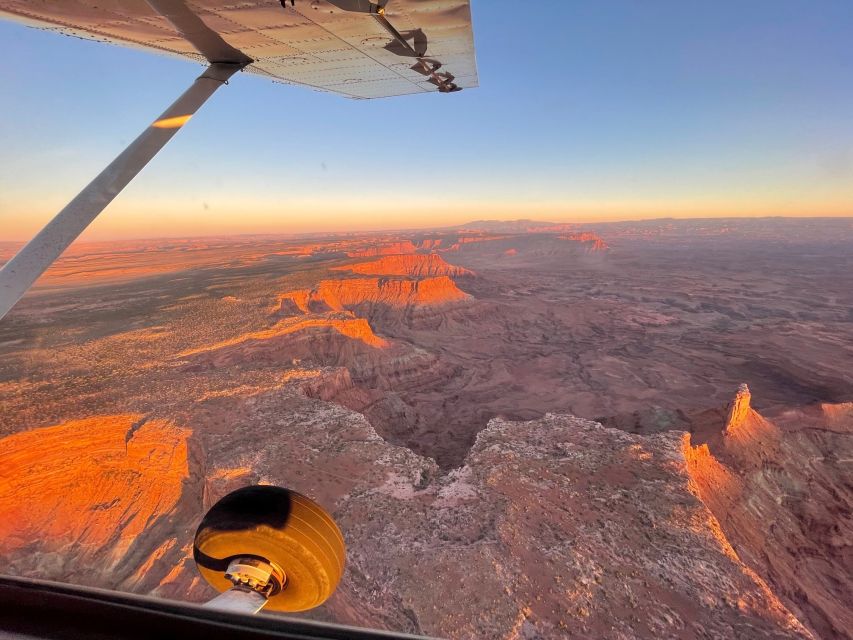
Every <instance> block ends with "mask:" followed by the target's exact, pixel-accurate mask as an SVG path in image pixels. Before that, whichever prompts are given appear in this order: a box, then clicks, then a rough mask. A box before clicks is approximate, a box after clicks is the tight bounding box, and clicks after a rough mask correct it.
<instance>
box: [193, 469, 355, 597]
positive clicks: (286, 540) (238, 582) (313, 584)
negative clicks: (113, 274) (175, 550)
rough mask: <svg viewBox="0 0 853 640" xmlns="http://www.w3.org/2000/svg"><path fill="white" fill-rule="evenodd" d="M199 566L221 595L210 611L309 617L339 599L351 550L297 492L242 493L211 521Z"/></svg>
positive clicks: (200, 538) (259, 489) (206, 523)
mask: <svg viewBox="0 0 853 640" xmlns="http://www.w3.org/2000/svg"><path fill="white" fill-rule="evenodd" d="M193 558H194V559H195V562H196V566H197V567H198V570H199V572H200V573H201V575H202V576H203V577H204V579H205V580H207V582H208V583H209V584H210V585H211V586H212V587H213V588H214V589H216V590H217V591H220V592H222V593H220V595H218V596H217V597H215V598H214V599H213V600H211V601H209V602H208V603H206V604H205V605H204V606H206V607H212V608H217V609H221V610H227V611H237V612H242V613H257V612H258V611H260V610H261V609H262V608H266V609H267V610H272V611H290V612H295V611H306V610H308V609H313V608H314V607H317V606H319V605H321V604H322V603H323V602H325V601H326V599H327V598H328V597H329V596H331V595H332V593H334V591H335V589H336V588H337V586H338V582H340V579H341V576H342V575H343V572H344V563H345V560H346V547H345V545H344V539H343V536H342V535H341V532H340V530H339V529H338V527H337V525H336V524H335V521H334V520H332V517H331V516H330V515H329V514H328V513H326V511H325V510H324V509H323V508H322V507H321V506H320V505H318V504H317V503H316V502H314V501H313V500H311V499H310V498H307V497H306V496H303V495H302V494H300V493H296V492H295V491H290V490H289V489H283V488H281V487H272V486H264V485H258V486H253V487H244V488H242V489H238V490H237V491H234V492H232V493H229V494H228V495H227V496H225V497H224V498H222V499H221V500H220V501H219V502H217V503H216V504H215V505H213V507H211V509H210V511H208V512H207V514H206V515H205V516H204V518H203V519H202V521H201V524H200V525H199V527H198V531H196V534H195V540H194V542H193Z"/></svg>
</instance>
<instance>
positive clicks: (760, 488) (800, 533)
mask: <svg viewBox="0 0 853 640" xmlns="http://www.w3.org/2000/svg"><path fill="white" fill-rule="evenodd" d="M749 401H750V396H749V389H748V388H747V387H746V385H741V388H740V389H739V390H738V393H737V395H736V396H735V398H734V401H733V402H732V403H731V405H730V406H729V410H728V418H727V420H726V423H725V425H723V428H722V430H721V431H722V433H721V436H722V437H718V438H716V439H714V438H710V439H709V443H708V444H707V445H701V446H698V447H691V446H689V438H688V441H687V442H688V446H687V447H686V451H685V457H686V458H687V460H688V469H689V472H690V475H691V478H692V480H693V482H695V484H696V487H697V492H698V494H699V495H700V497H701V498H702V500H703V502H704V503H705V504H706V505H707V506H708V508H709V509H710V510H711V511H712V512H713V513H714V515H715V516H716V518H717V520H719V522H720V526H721V529H722V532H723V533H724V534H725V536H726V538H727V539H728V540H729V542H731V544H732V546H733V548H734V549H735V551H736V552H737V554H738V556H739V557H740V558H741V559H742V560H743V561H744V562H745V563H746V564H747V565H749V566H750V567H751V568H752V569H754V570H755V571H756V572H757V573H758V574H760V575H761V576H762V577H763V578H764V579H765V580H766V581H767V582H768V583H769V584H770V586H771V587H772V588H773V590H774V592H775V593H776V594H777V595H779V596H780V597H782V599H783V600H784V601H786V604H787V605H788V606H789V607H790V608H791V610H792V611H793V612H794V613H795V614H797V616H798V618H799V619H800V620H801V621H803V622H805V623H806V624H807V625H808V626H810V627H811V629H812V630H814V631H815V632H816V633H817V634H818V636H819V637H822V638H846V637H850V636H849V630H850V629H853V609H851V606H850V605H851V602H850V593H853V553H851V548H853V545H851V541H853V498H851V496H850V492H849V491H848V490H846V489H845V486H846V484H847V483H848V481H847V480H846V478H848V477H849V472H847V471H846V469H845V467H844V464H845V461H846V460H849V459H851V456H853V435H851V434H853V416H851V415H850V414H849V413H848V412H847V411H845V409H844V408H843V405H842V406H841V408H838V409H836V408H835V407H832V406H830V405H823V406H822V407H820V408H819V409H818V410H816V411H811V410H805V411H797V410H792V411H787V412H785V413H783V414H781V415H780V416H779V417H777V418H776V419H775V421H777V422H779V423H780V424H781V425H782V426H781V427H780V426H777V424H774V422H771V421H769V420H767V419H765V418H764V417H762V416H761V415H759V414H758V413H757V412H755V410H753V409H752V408H751V407H750V405H749Z"/></svg>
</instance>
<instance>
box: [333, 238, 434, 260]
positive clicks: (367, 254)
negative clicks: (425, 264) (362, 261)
mask: <svg viewBox="0 0 853 640" xmlns="http://www.w3.org/2000/svg"><path fill="white" fill-rule="evenodd" d="M417 250H418V248H417V247H416V246H415V245H414V244H413V243H412V242H411V240H405V241H402V242H391V243H388V244H382V245H378V246H374V247H368V248H366V249H356V250H355V251H350V252H348V253H347V255H348V256H349V257H350V258H375V257H377V256H393V255H397V254H404V253H415V252H416V251H417Z"/></svg>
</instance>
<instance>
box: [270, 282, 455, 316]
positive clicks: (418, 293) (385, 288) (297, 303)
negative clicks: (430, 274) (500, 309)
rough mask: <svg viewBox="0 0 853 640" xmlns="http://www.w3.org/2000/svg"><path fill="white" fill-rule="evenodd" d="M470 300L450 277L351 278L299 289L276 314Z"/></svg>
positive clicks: (281, 300) (285, 296) (283, 297)
mask: <svg viewBox="0 0 853 640" xmlns="http://www.w3.org/2000/svg"><path fill="white" fill-rule="evenodd" d="M467 298H469V296H468V294H467V293H465V292H464V291H462V290H460V289H459V287H457V286H456V283H455V282H453V280H451V279H450V278H449V277H447V276H439V277H434V278H424V279H423V280H408V279H392V278H349V279H342V280H321V281H320V282H319V283H318V284H317V286H316V287H314V288H313V289H311V290H308V289H297V290H295V291H290V292H288V293H284V294H282V295H280V296H279V299H278V302H277V305H276V311H278V312H280V313H283V314H286V315H294V314H295V313H296V312H297V310H298V311H299V312H301V313H303V314H306V313H320V312H326V311H344V310H347V309H350V308H355V307H358V306H360V305H363V304H378V305H386V306H389V307H394V308H403V307H407V306H410V305H420V306H435V305H442V304H446V303H449V302H459V301H461V300H466V299H467Z"/></svg>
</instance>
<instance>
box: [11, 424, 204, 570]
mask: <svg viewBox="0 0 853 640" xmlns="http://www.w3.org/2000/svg"><path fill="white" fill-rule="evenodd" d="M189 435H190V430H189V429H186V428H182V427H178V426H176V425H174V424H172V423H171V422H168V421H165V420H145V419H144V418H143V417H142V416H140V415H115V416H99V417H94V418H88V419H85V420H76V421H73V422H67V423H64V424H59V425H55V426H51V427H45V428H41V429H35V430H33V431H27V432H24V433H19V434H16V435H13V436H9V437H7V438H4V439H3V440H2V445H0V555H6V556H8V555H11V554H12V553H14V552H16V551H19V550H23V549H29V550H31V552H32V555H33V562H35V563H36V564H39V563H40V562H44V563H46V565H45V567H44V568H45V569H46V570H47V574H48V575H51V576H52V577H56V578H60V577H61V575H54V574H53V570H52V569H51V566H54V568H56V567H61V566H62V565H63V563H65V562H66V561H70V560H71V559H72V558H76V560H75V562H79V561H80V559H81V558H93V557H95V556H97V557H98V558H100V559H101V562H106V563H107V564H106V565H103V566H100V567H98V568H97V570H98V571H101V570H108V569H109V563H111V562H118V561H119V560H121V559H122V558H123V557H124V556H125V555H126V554H127V553H128V552H129V550H130V549H131V547H132V545H133V544H134V543H135V541H136V539H137V537H138V536H140V535H141V534H143V533H144V532H145V531H146V530H148V529H155V530H156V526H157V523H158V520H159V519H161V518H167V517H169V516H170V515H171V514H172V512H173V511H174V510H175V508H176V506H177V504H178V501H179V499H180V497H181V491H182V486H183V483H184V481H185V480H186V479H187V478H188V474H189V466H188V445H187V439H188V438H189ZM51 558H52V559H51Z"/></svg>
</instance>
